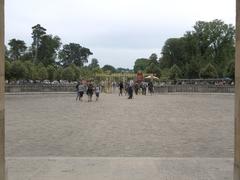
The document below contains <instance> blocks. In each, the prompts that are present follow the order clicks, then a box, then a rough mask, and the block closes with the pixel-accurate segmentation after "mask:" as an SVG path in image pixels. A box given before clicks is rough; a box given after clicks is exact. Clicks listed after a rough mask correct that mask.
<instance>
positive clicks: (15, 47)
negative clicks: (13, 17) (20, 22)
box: [8, 39, 27, 60]
mask: <svg viewBox="0 0 240 180" xmlns="http://www.w3.org/2000/svg"><path fill="white" fill-rule="evenodd" d="M8 45H9V47H10V50H9V51H8V54H9V57H10V58H11V59H12V60H19V59H20V58H21V56H23V54H24V53H25V51H26V49H27V47H26V44H25V42H24V41H22V40H17V39H11V40H10V41H9V43H8Z"/></svg>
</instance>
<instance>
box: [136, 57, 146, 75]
mask: <svg viewBox="0 0 240 180" xmlns="http://www.w3.org/2000/svg"><path fill="white" fill-rule="evenodd" d="M149 63H150V62H149V60H148V59H146V58H140V59H137V60H136V61H135V63H134V67H133V69H134V72H135V73H137V72H138V71H142V72H145V71H146V68H147V66H148V65H149Z"/></svg>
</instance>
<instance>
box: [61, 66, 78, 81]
mask: <svg viewBox="0 0 240 180" xmlns="http://www.w3.org/2000/svg"><path fill="white" fill-rule="evenodd" d="M62 77H63V79H64V80H68V81H73V80H74V78H75V73H74V70H73V69H72V68H71V67H67V68H65V69H64V70H63V75H62Z"/></svg>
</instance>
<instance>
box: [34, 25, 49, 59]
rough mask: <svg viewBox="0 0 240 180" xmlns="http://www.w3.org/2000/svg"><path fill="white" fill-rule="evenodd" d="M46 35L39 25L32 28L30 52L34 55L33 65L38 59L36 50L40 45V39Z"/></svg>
mask: <svg viewBox="0 0 240 180" xmlns="http://www.w3.org/2000/svg"><path fill="white" fill-rule="evenodd" d="M45 34H46V29H45V28H44V27H42V26H41V25H40V24H37V25H36V26H33V27H32V38H33V43H32V50H33V55H34V63H36V61H37V59H38V48H39V46H40V43H41V38H42V36H44V35H45Z"/></svg>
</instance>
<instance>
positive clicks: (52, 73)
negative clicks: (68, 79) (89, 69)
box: [47, 65, 56, 82]
mask: <svg viewBox="0 0 240 180" xmlns="http://www.w3.org/2000/svg"><path fill="white" fill-rule="evenodd" d="M47 74H48V79H49V80H50V81H51V82H52V81H53V80H55V77H56V69H55V68H54V66H52V65H48V66H47Z"/></svg>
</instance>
